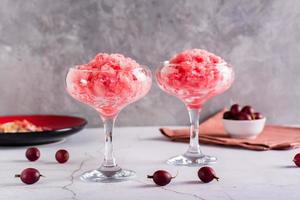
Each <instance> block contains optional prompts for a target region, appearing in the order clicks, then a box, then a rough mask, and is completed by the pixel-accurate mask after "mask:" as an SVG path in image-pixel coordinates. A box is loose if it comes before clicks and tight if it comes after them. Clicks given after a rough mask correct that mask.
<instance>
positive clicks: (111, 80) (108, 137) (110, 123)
mask: <svg viewBox="0 0 300 200" xmlns="http://www.w3.org/2000/svg"><path fill="white" fill-rule="evenodd" d="M151 83H152V79H151V71H150V70H149V69H148V68H147V67H145V66H140V67H138V68H134V69H120V70H111V69H109V70H107V71H105V70H101V71H100V70H95V69H93V70H86V69H80V68H79V67H73V68H70V69H69V71H68V74H67V77H66V85H67V91H68V93H69V94H70V95H71V96H72V97H73V98H75V99H76V100H78V101H80V102H82V103H85V104H87V105H89V106H91V107H93V108H94V109H96V111H98V113H99V115H100V117H101V119H102V120H103V123H104V132H105V149H104V161H103V163H102V165H101V166H100V167H99V168H97V169H94V170H91V171H88V172H86V173H84V174H83V175H82V176H81V179H82V180H85V181H92V182H114V181H122V180H126V179H129V178H131V177H133V176H135V172H134V171H132V170H127V169H122V168H121V167H120V166H118V165H117V163H116V159H115V157H114V155H113V144H112V135H113V127H114V122H115V120H116V118H117V116H118V113H119V112H120V111H121V110H122V109H123V108H124V107H125V106H127V105H129V104H131V103H133V102H135V101H137V100H138V99H140V98H142V97H144V96H145V95H146V94H147V93H148V91H149V90H150V87H151Z"/></svg>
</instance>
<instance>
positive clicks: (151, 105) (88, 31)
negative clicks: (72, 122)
mask: <svg viewBox="0 0 300 200" xmlns="http://www.w3.org/2000/svg"><path fill="white" fill-rule="evenodd" d="M299 10H300V1H298V0H285V1H283V0H273V1H271V0H261V1H258V0H248V1H246V0H245V1H240V0H228V1H222V0H220V1H213V0H205V1H202V0H180V1H179V0H178V1H176V0H140V1H138V0H118V1H112V0H99V1H97V0H82V1H80V0H30V1H29V0H28V1H24V0H13V1H12V0H0V115H9V114H31V113H50V114H71V115H79V116H83V117H86V118H87V119H88V120H89V123H90V125H91V126H97V125H100V123H99V119H98V117H97V114H96V112H94V111H93V110H92V109H91V108H89V107H87V106H84V105H82V104H80V103H78V102H76V101H75V100H73V99H72V98H71V97H69V96H68V95H67V93H66V92H65V89H64V77H65V73H66V70H67V68H69V67H71V66H73V65H74V64H80V63H85V62H87V61H88V60H89V59H91V58H92V57H93V56H94V55H95V54H96V53H97V52H119V53H123V54H125V55H127V56H130V57H132V58H134V59H136V60H137V61H138V62H140V63H142V64H146V65H148V66H150V67H151V69H153V70H154V69H155V67H156V66H157V65H158V63H159V62H160V61H163V60H165V59H168V58H169V57H170V56H171V55H172V54H174V53H175V52H178V51H182V50H184V49H187V48H192V47H193V48H205V49H207V50H209V51H212V52H215V53H216V54H218V55H220V56H222V57H224V58H225V59H226V60H227V61H228V62H230V63H231V64H232V65H233V66H234V67H235V72H236V81H235V83H234V86H233V87H232V88H231V90H230V91H228V92H227V93H225V94H223V95H220V96H218V97H216V98H214V99H213V100H211V101H210V102H208V103H207V104H206V105H205V108H204V111H203V115H202V119H203V118H204V117H206V116H208V115H209V114H212V113H213V112H215V111H217V110H218V109H220V108H222V107H223V106H228V105H229V104H230V103H232V102H240V103H243V104H244V103H247V104H252V105H253V106H254V107H255V108H257V109H258V110H260V111H261V112H263V113H264V114H265V115H266V116H267V117H268V118H269V122H272V123H292V124H295V123H300V111H299V104H300V103H299V102H300V90H299V87H300V79H299V75H300V59H299V58H300V44H299V42H300V11H299ZM187 123H188V115H187V113H186V110H185V108H184V106H183V104H182V103H181V102H179V101H178V100H177V99H175V98H173V97H171V96H168V95H167V94H165V93H163V92H162V91H160V90H159V89H158V87H157V86H156V84H155V82H154V84H153V87H152V90H151V92H150V93H149V95H148V96H146V97H145V98H144V99H142V100H141V101H139V102H138V103H135V104H133V105H130V106H128V107H127V108H126V109H124V110H123V111H122V112H121V114H120V116H119V118H118V122H117V125H119V126H121V125H122V126H123V125H126V126H131V125H171V124H173V125H174V124H178V125H179V124H181V125H183V124H187Z"/></svg>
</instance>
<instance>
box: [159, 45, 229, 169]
mask: <svg viewBox="0 0 300 200" xmlns="http://www.w3.org/2000/svg"><path fill="white" fill-rule="evenodd" d="M156 80H157V83H158V85H159V87H160V88H161V89H162V90H163V91H165V92H167V93H168V94H171V95H173V96H175V97H177V98H179V99H180V100H181V101H183V102H184V104H185V105H186V107H187V110H188V113H189V118H190V123H191V126H190V144H189V147H188V149H187V151H186V152H185V153H184V154H182V155H179V156H175V157H173V158H170V159H169V160H168V161H167V162H168V163H169V164H172V165H186V166H193V165H207V164H211V163H213V162H215V161H216V160H217V159H216V158H215V157H213V156H209V155H205V154H203V153H202V152H201V150H200V147H199V138H198V137H199V136H198V134H199V116H200V111H201V109H202V107H203V104H204V103H205V102H206V101H207V100H208V99H209V98H211V97H213V96H216V95H218V94H220V93H223V92H224V91H226V90H227V89H228V88H229V87H230V86H231V84H232V83H233V80H234V73H233V70H232V67H231V66H230V65H228V64H227V63H226V62H225V61H224V60H223V59H221V58H220V57H218V56H215V55H214V54H212V53H209V52H207V51H205V50H201V49H192V50H186V51H184V52H182V53H179V54H177V55H175V56H174V57H173V58H172V59H170V61H165V62H164V64H162V66H160V67H158V68H157V70H156ZM200 131H201V130H200Z"/></svg>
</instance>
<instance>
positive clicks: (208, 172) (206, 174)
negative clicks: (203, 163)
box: [198, 167, 219, 183]
mask: <svg viewBox="0 0 300 200" xmlns="http://www.w3.org/2000/svg"><path fill="white" fill-rule="evenodd" d="M198 177H199V178H200V180H201V181H202V182H203V183H209V182H211V181H212V180H214V179H216V180H217V181H218V180H219V178H218V177H217V176H216V173H215V171H214V170H213V168H211V167H201V168H200V169H199V171H198Z"/></svg>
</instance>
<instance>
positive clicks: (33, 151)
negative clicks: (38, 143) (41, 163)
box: [25, 147, 40, 161]
mask: <svg viewBox="0 0 300 200" xmlns="http://www.w3.org/2000/svg"><path fill="white" fill-rule="evenodd" d="M25 156H26V158H27V159H28V160H29V161H36V160H37V159H39V157H40V151H39V149H38V148H36V147H31V148H28V149H27V150H26V153H25Z"/></svg>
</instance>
